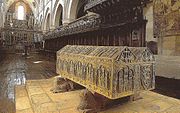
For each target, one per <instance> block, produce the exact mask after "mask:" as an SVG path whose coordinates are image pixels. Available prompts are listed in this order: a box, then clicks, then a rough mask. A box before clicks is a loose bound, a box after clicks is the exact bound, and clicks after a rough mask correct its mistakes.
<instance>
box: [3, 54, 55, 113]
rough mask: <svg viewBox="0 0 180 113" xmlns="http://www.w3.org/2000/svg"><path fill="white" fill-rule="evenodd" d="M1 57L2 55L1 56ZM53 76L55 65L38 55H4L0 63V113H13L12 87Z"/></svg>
mask: <svg viewBox="0 0 180 113" xmlns="http://www.w3.org/2000/svg"><path fill="white" fill-rule="evenodd" d="M1 56H2V55H1ZM52 76H55V63H53V62H49V61H47V60H46V59H45V58H44V57H41V56H39V55H38V54H30V55H29V56H28V57H23V56H22V54H6V55H3V58H2V59H1V61H0V113H11V112H12V113H14V112H15V104H14V102H15V101H14V98H15V97H14V92H15V91H14V86H15V85H22V84H24V83H25V81H26V80H32V79H36V80H37V79H46V78H50V77H52Z"/></svg>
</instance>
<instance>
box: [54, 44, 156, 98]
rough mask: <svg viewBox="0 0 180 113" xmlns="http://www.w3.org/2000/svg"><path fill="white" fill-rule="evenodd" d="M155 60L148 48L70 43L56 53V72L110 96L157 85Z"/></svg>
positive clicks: (116, 96)
mask: <svg viewBox="0 0 180 113" xmlns="http://www.w3.org/2000/svg"><path fill="white" fill-rule="evenodd" d="M154 63H155V59H154V56H153V54H152V53H151V52H150V50H149V49H148V48H140V47H138V48H136V47H133V48H132V47H125V46H122V47H118V46H75V45H74V46H71V45H68V46H66V47H64V48H63V49H61V50H59V51H58V52H57V67H56V68H57V73H58V74H59V75H60V76H62V77H64V78H67V79H69V80H71V81H73V82H75V83H78V84H80V85H82V86H84V87H86V88H87V89H89V90H91V91H93V92H96V93H99V94H101V95H103V96H105V97H107V98H109V99H117V98H121V97H125V96H130V95H133V94H134V93H136V92H139V91H143V90H151V89H154V87H155V74H154Z"/></svg>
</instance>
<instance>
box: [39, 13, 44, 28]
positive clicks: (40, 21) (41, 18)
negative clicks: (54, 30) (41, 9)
mask: <svg viewBox="0 0 180 113" xmlns="http://www.w3.org/2000/svg"><path fill="white" fill-rule="evenodd" d="M39 24H40V28H41V29H42V24H43V16H42V14H41V16H40V18H39Z"/></svg>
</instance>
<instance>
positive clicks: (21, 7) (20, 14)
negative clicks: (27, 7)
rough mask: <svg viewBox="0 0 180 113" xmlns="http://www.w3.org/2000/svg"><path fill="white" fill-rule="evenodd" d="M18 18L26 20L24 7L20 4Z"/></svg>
mask: <svg viewBox="0 0 180 113" xmlns="http://www.w3.org/2000/svg"><path fill="white" fill-rule="evenodd" d="M18 20H24V7H23V6H21V5H20V6H18Z"/></svg>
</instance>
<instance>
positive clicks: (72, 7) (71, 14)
mask: <svg viewBox="0 0 180 113" xmlns="http://www.w3.org/2000/svg"><path fill="white" fill-rule="evenodd" d="M78 3H79V0H71V1H70V2H69V9H68V18H69V19H70V20H74V19H76V15H77V14H76V13H77V12H76V11H77V7H78Z"/></svg>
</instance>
